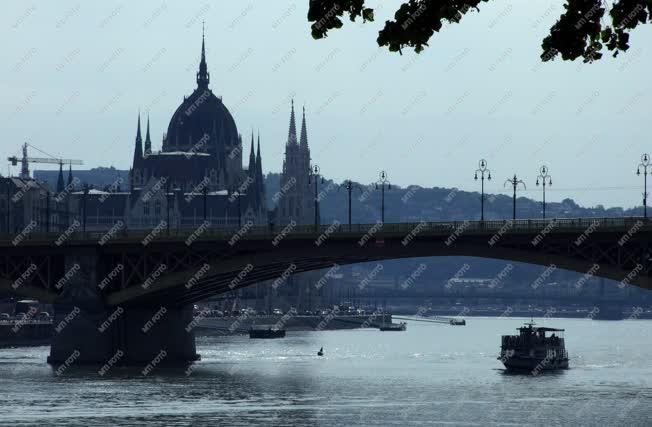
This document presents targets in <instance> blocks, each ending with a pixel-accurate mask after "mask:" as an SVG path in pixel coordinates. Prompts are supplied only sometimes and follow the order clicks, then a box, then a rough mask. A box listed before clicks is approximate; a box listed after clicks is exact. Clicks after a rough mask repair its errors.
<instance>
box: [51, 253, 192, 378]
mask: <svg viewBox="0 0 652 427" xmlns="http://www.w3.org/2000/svg"><path fill="white" fill-rule="evenodd" d="M98 259H99V258H98V256H97V255H96V254H92V253H91V254H78V255H74V256H72V255H71V256H69V257H67V258H66V271H74V274H70V275H69V279H68V280H67V282H66V283H64V284H63V285H62V286H64V290H63V291H62V293H61V296H60V297H59V298H58V299H57V301H55V304H54V309H55V313H54V323H53V326H54V332H53V334H54V335H53V338H52V342H51V347H50V356H49V357H48V363H51V364H54V365H60V364H65V365H71V364H99V365H104V364H106V363H107V362H108V361H109V360H111V361H112V362H111V364H112V365H128V366H143V368H145V367H146V366H148V364H151V363H153V361H155V363H156V364H159V363H160V364H185V363H189V362H193V361H195V360H198V359H199V356H198V355H197V353H196V348H195V336H194V333H193V331H192V326H193V325H192V324H191V323H192V321H193V312H192V306H187V307H174V308H173V307H109V306H107V305H106V304H105V303H104V300H103V298H102V296H101V292H100V289H99V287H98V280H97V279H98V277H103V276H102V271H101V266H100V265H99V262H98ZM71 269H72V270H71Z"/></svg>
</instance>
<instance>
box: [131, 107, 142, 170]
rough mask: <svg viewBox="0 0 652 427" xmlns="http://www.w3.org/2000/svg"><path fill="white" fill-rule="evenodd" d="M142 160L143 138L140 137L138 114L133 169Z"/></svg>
mask: <svg viewBox="0 0 652 427" xmlns="http://www.w3.org/2000/svg"><path fill="white" fill-rule="evenodd" d="M142 159H143V138H142V137H141V136H140V113H138V131H137V132H136V146H135V147H134V161H133V166H134V169H137V167H138V166H140V162H141V160H142Z"/></svg>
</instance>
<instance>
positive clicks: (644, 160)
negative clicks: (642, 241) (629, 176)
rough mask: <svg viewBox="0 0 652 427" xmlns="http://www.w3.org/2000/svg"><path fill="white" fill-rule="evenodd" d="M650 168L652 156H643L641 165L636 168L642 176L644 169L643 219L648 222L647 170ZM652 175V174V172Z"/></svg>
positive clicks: (637, 172)
mask: <svg viewBox="0 0 652 427" xmlns="http://www.w3.org/2000/svg"><path fill="white" fill-rule="evenodd" d="M648 167H650V156H648V155H647V154H643V155H642V156H641V163H640V164H639V165H638V167H637V168H636V175H640V174H641V168H642V169H643V218H644V219H646V220H647V174H648V171H647V168H648ZM650 173H652V172H650Z"/></svg>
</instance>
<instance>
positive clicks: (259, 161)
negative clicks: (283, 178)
mask: <svg viewBox="0 0 652 427" xmlns="http://www.w3.org/2000/svg"><path fill="white" fill-rule="evenodd" d="M256 189H257V190H258V191H257V195H258V197H259V198H260V199H259V203H260V206H264V203H265V183H264V180H263V158H262V156H261V155H260V131H258V150H257V153H256Z"/></svg>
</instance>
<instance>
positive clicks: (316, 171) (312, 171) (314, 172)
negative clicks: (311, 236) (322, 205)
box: [308, 165, 324, 231]
mask: <svg viewBox="0 0 652 427" xmlns="http://www.w3.org/2000/svg"><path fill="white" fill-rule="evenodd" d="M313 177H314V179H313ZM318 177H319V166H317V165H313V166H312V167H311V168H310V175H308V185H310V184H311V180H312V181H314V183H315V231H317V228H318V227H319V199H318V196H317V192H318V183H319V178H318ZM321 183H322V184H323V183H324V178H321Z"/></svg>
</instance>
